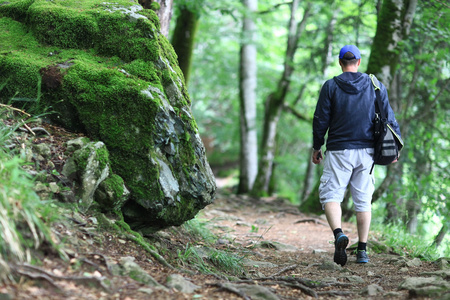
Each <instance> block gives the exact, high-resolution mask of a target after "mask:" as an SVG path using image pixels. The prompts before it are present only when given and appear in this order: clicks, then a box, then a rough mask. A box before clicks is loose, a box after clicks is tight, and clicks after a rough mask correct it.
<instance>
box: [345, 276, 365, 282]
mask: <svg viewBox="0 0 450 300" xmlns="http://www.w3.org/2000/svg"><path fill="white" fill-rule="evenodd" d="M344 278H345V279H347V280H348V281H349V282H351V283H364V279H362V278H361V277H360V276H357V275H350V276H345V277H344Z"/></svg>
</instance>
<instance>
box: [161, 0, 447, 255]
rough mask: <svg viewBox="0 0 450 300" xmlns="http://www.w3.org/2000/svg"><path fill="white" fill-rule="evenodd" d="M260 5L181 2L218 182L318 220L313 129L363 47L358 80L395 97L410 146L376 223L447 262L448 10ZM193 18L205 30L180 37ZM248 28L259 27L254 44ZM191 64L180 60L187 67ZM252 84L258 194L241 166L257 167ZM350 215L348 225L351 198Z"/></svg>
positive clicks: (366, 1)
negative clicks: (325, 94) (435, 249)
mask: <svg viewBox="0 0 450 300" xmlns="http://www.w3.org/2000/svg"><path fill="white" fill-rule="evenodd" d="M250 2H251V1H239V0H230V1H227V2H226V3H224V2H222V1H213V0H192V1H176V3H175V4H174V12H173V17H172V23H171V25H170V26H171V28H170V29H171V34H170V36H171V41H172V42H173V44H174V45H177V43H180V41H181V40H182V39H184V38H186V36H188V37H190V38H191V41H190V42H191V43H192V44H191V48H190V49H191V50H190V53H191V54H192V56H191V58H190V60H191V61H190V63H189V64H188V66H189V67H188V71H187V72H188V74H190V75H188V76H186V77H187V78H188V79H189V92H190V95H191V99H192V103H193V104H192V106H193V112H194V115H195V118H196V120H197V123H198V125H199V127H200V131H201V135H202V138H203V140H204V142H205V146H206V148H207V154H208V159H209V162H210V164H211V166H212V168H213V170H214V172H215V174H216V176H217V178H227V179H228V180H227V183H228V187H229V188H231V189H232V190H233V192H238V191H239V192H241V193H242V192H247V191H248V192H251V193H252V194H254V195H267V196H271V195H276V196H281V197H286V198H289V199H290V200H291V201H292V202H293V203H296V204H298V205H300V207H301V209H302V211H305V212H306V211H307V210H309V211H316V212H320V208H319V210H318V209H317V203H318V201H317V193H316V190H317V182H318V179H319V176H320V174H321V170H320V168H321V167H320V166H319V167H314V166H311V163H310V154H311V146H312V124H311V119H312V115H313V112H314V108H315V104H316V101H317V97H318V94H319V90H320V87H321V86H322V84H323V82H324V81H325V80H326V79H328V78H330V77H332V76H335V75H338V74H340V73H341V70H340V68H339V65H338V60H337V56H338V52H339V49H340V48H341V47H342V46H343V45H344V44H355V45H357V46H358V47H359V48H360V50H361V53H362V63H361V67H360V71H362V72H368V73H374V74H376V75H377V76H378V77H379V78H380V80H381V81H382V82H383V83H384V84H385V85H386V86H387V87H388V89H389V96H390V101H391V105H392V106H393V108H394V111H395V112H396V116H397V119H398V122H399V123H400V126H401V131H402V135H403V137H404V140H405V142H406V146H405V149H404V150H403V151H402V156H401V159H400V162H399V163H398V164H394V165H391V166H389V167H387V168H385V167H380V166H378V167H376V170H375V175H376V184H377V191H376V193H375V194H374V199H373V202H374V222H378V223H383V222H384V223H386V224H403V225H404V226H405V228H407V230H408V231H409V232H410V233H414V234H422V235H427V236H428V237H429V238H430V239H433V238H434V237H436V243H435V244H437V245H439V244H440V245H443V246H444V247H447V248H446V249H447V251H448V249H449V246H448V235H446V232H447V230H448V227H449V217H448V215H449V209H448V206H449V205H448V204H449V194H450V180H449V171H448V170H449V161H450V160H449V149H450V147H449V136H448V132H449V129H450V125H449V121H450V120H449V110H450V101H449V99H450V84H449V83H450V51H449V50H448V49H449V41H450V5H449V4H448V3H447V2H446V1H441V0H432V1H406V0H404V1H388V0H384V1H381V0H379V1H378V0H337V1H332V0H322V1H296V0H294V1H282V0H278V1H276V0H258V1H257V8H256V9H254V8H251V7H250V5H249V3H250ZM255 2H256V1H255ZM187 3H190V4H189V6H187ZM186 9H188V10H189V11H190V14H191V15H192V16H194V17H191V18H192V19H193V21H195V28H196V30H195V31H194V30H192V31H191V32H193V33H192V34H190V35H187V34H186V33H185V34H184V35H180V34H179V32H178V30H179V29H177V27H179V25H178V24H179V23H180V22H182V20H183V18H186ZM248 22H250V23H252V24H254V27H251V28H252V29H250V34H249V32H247V33H246V32H245V31H246V30H249V27H248V26H247V27H246V26H245V24H248ZM183 28H184V29H186V28H188V27H186V26H185V27H183ZM247 45H254V47H255V50H254V52H256V53H254V52H251V53H253V54H251V55H253V56H254V58H255V59H256V60H255V61H256V65H255V66H251V65H249V64H250V63H247V60H246V58H245V56H243V55H242V53H243V50H242V49H245V47H246V46H247ZM175 48H176V49H177V47H175ZM177 51H178V50H177ZM185 56H186V53H183V52H181V51H180V53H179V57H180V60H184V59H185ZM246 57H247V59H248V58H249V56H246ZM180 64H181V62H180ZM246 68H247V69H246ZM243 70H247V71H246V72H247V73H244V72H243ZM183 72H185V71H184V70H183ZM185 74H186V73H185ZM243 74H247V75H245V76H253V77H254V78H255V80H256V83H252V84H255V86H256V88H255V95H256V97H255V100H254V101H255V109H256V119H255V126H256V132H257V140H258V142H257V145H256V147H257V150H256V151H258V153H259V154H258V158H255V157H254V155H252V156H251V157H252V158H253V159H254V160H253V161H252V163H250V165H251V166H254V165H255V161H256V159H258V161H259V165H258V172H259V173H258V176H257V177H256V179H255V184H254V185H252V184H249V183H248V182H247V183H245V184H243V182H242V180H244V179H245V178H247V180H248V177H247V176H246V177H244V179H243V178H242V177H243V176H242V174H243V172H245V170H246V169H245V168H244V169H243V167H242V166H243V165H244V164H245V163H248V159H249V158H248V156H247V158H245V157H246V156H243V155H242V154H241V151H242V149H243V147H246V143H245V142H242V140H241V139H242V133H241V132H242V127H241V126H242V124H245V122H244V123H243V122H242V117H241V114H242V113H243V110H244V109H245V106H243V105H242V99H243V98H242V95H243V89H245V88H250V89H251V88H252V87H248V86H247V84H246V83H245V80H243ZM271 122H272V123H271ZM271 130H272V131H271ZM244 132H245V131H244ZM247 146H248V145H247ZM252 151H253V152H252V153H255V149H253V150H252ZM246 168H248V167H246ZM243 170H244V171H243ZM252 172H254V169H253V171H252ZM242 186H244V187H245V188H242ZM238 188H239V189H238ZM345 211H347V214H346V215H347V216H348V217H349V218H350V216H351V215H352V214H351V213H349V212H351V211H352V202H351V197H350V195H348V196H347V197H346V201H345V203H344V214H345ZM446 241H447V243H446Z"/></svg>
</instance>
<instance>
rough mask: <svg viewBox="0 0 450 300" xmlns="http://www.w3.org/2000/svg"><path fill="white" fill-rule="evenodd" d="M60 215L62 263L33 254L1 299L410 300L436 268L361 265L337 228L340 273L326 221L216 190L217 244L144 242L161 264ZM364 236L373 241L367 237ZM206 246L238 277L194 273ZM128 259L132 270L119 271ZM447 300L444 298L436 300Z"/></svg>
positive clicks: (175, 231)
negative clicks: (419, 280)
mask: <svg viewBox="0 0 450 300" xmlns="http://www.w3.org/2000/svg"><path fill="white" fill-rule="evenodd" d="M46 129H47V130H48V131H49V132H51V134H53V133H54V134H55V136H54V138H47V141H43V142H49V143H54V144H55V145H53V146H54V148H57V147H58V145H57V144H58V143H61V141H63V140H64V138H62V137H61V135H63V131H59V133H57V132H56V131H55V130H56V129H55V128H53V127H46ZM70 138H73V136H70ZM60 146H61V145H59V147H60ZM60 158H61V157H60V156H59V159H60ZM57 163H59V164H61V162H55V165H56V164H57ZM62 216H63V218H61V220H60V221H58V222H56V223H55V224H54V225H53V230H54V233H55V234H56V235H57V236H58V237H59V239H60V241H61V242H60V245H61V246H62V249H63V250H64V252H65V253H66V254H67V256H68V258H67V259H61V257H60V256H59V255H58V254H56V253H55V251H51V250H48V251H45V250H44V251H43V250H42V249H41V250H40V251H37V252H35V253H33V254H32V262H33V265H30V264H18V265H14V266H12V269H13V271H14V274H15V275H16V276H15V277H16V279H17V281H16V282H15V283H10V284H5V285H0V299H67V300H69V299H70V300H72V299H120V300H122V299H123V300H133V299H175V300H181V299H211V300H214V299H217V300H219V299H315V298H319V299H355V298H356V299H367V298H370V299H382V298H383V299H384V298H389V299H408V298H409V297H411V296H417V295H415V292H412V291H411V289H408V288H407V287H405V288H401V287H400V286H404V285H402V282H404V281H405V279H406V278H415V277H421V276H422V277H423V276H424V274H429V273H432V272H436V271H439V270H441V268H442V267H440V266H439V264H438V263H436V262H425V261H422V262H420V261H417V260H413V259H411V258H405V257H400V256H398V255H395V254H393V253H389V251H387V252H386V253H382V254H377V253H372V252H370V253H369V256H370V262H369V263H367V264H357V263H356V262H355V256H354V255H352V253H351V252H352V250H351V248H352V247H351V246H352V245H353V244H354V243H356V242H357V233H356V227H355V225H354V224H352V223H345V224H343V229H344V231H345V233H346V234H347V235H348V236H349V239H350V244H349V249H348V256H349V258H348V262H347V264H346V265H345V266H344V267H341V266H338V265H336V264H335V263H333V252H334V246H333V236H332V232H331V230H330V229H329V227H328V224H327V222H326V220H325V219H324V218H323V217H319V216H309V215H305V214H303V213H301V212H299V211H298V208H297V207H296V206H294V205H292V204H291V203H289V202H288V201H287V200H285V199H280V198H276V197H273V198H260V199H254V198H250V197H246V196H236V195H234V194H233V193H231V192H230V191H229V190H227V189H219V190H218V193H217V198H216V200H215V202H214V203H213V204H211V205H209V206H207V207H206V208H205V209H203V210H202V211H201V212H200V213H199V215H198V217H197V221H198V222H200V223H201V224H203V226H204V227H201V228H203V229H202V230H204V231H211V232H212V233H214V234H215V235H216V236H217V237H218V239H217V242H215V243H214V244H212V245H211V244H208V243H207V242H206V241H204V240H202V239H201V238H198V235H193V234H192V233H191V232H189V230H187V227H185V226H180V227H172V228H168V229H166V230H163V231H161V232H158V233H156V234H154V235H152V236H149V237H148V240H147V241H148V242H149V244H151V245H153V246H155V248H156V249H157V251H158V253H159V254H160V255H161V257H163V260H161V259H159V260H158V259H157V255H155V251H152V250H151V249H150V250H149V249H148V248H145V247H143V246H142V245H139V244H138V243H136V242H135V241H133V240H134V239H133V238H132V237H131V238H130V234H129V233H123V232H122V233H120V232H117V230H108V229H105V227H104V226H102V222H100V221H99V219H98V216H96V215H89V214H84V215H83V214H80V213H77V212H73V211H69V210H65V211H63V212H62ZM204 233H206V232H204ZM370 238H371V240H374V241H375V240H377V237H376V236H374V235H373V234H372V235H371V236H370ZM207 247H209V250H204V251H210V250H211V248H214V249H215V250H217V251H221V253H225V254H227V255H229V256H234V257H238V258H239V263H240V264H241V267H242V269H241V271H240V273H239V274H233V275H230V274H228V275H227V274H226V273H225V272H214V274H205V273H204V272H201V271H199V265H202V262H204V263H205V265H207V264H209V265H211V261H210V259H209V258H205V257H206V256H201V255H200V256H199V257H200V258H198V260H197V263H196V262H195V257H190V258H189V257H188V256H189V255H188V254H189V253H187V252H188V250H189V249H191V248H195V249H198V251H197V253H201V252H202V249H207ZM369 251H370V249H369ZM182 257H184V258H186V259H182ZM208 260H209V261H208ZM127 261H128V262H130V261H131V262H132V263H131V264H132V265H133V264H134V266H136V268H137V269H136V268H135V269H133V270H131V271H128V273H127V274H125V275H124V274H123V272H122V273H121V272H117V269H120V270H122V271H123V270H124V265H125V264H127ZM189 262H191V263H189ZM128 264H130V263H128ZM142 270H143V271H144V273H145V274H148V275H150V276H151V277H150V276H148V277H149V278H147V279H148V281H147V282H146V283H143V280H142V279H141V280H140V281H138V280H135V279H132V278H131V277H133V278H136V277H135V276H134V275H135V273H136V272H138V271H142ZM172 274H180V275H181V276H182V277H183V278H184V279H185V284H186V283H187V284H188V286H189V285H191V287H194V288H193V289H192V290H191V291H189V292H187V291H186V290H183V291H180V288H178V287H177V286H175V287H173V286H169V285H168V282H167V278H168V276H169V275H172ZM425 276H426V275H425ZM446 281H447V283H448V277H447V278H446ZM252 289H253V290H252ZM254 289H257V290H256V291H255V290H254ZM435 296H436V295H435ZM448 296H449V294H448V291H447V292H445V291H444V293H442V292H441V293H438V294H437V297H434V298H441V299H448V298H446V297H448ZM418 298H419V299H431V298H427V297H424V296H419V297H418Z"/></svg>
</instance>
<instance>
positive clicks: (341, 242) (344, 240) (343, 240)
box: [334, 235, 348, 266]
mask: <svg viewBox="0 0 450 300" xmlns="http://www.w3.org/2000/svg"><path fill="white" fill-rule="evenodd" d="M347 245H348V237H347V236H345V235H341V236H340V237H339V238H338V239H337V241H336V245H335V250H334V262H335V263H337V264H338V265H341V266H344V265H345V264H346V263H347V253H345V249H346V248H347Z"/></svg>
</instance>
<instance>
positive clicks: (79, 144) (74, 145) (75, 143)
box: [66, 137, 89, 153]
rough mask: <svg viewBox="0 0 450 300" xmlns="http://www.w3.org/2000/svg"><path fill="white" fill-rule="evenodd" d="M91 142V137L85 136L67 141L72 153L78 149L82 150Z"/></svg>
mask: <svg viewBox="0 0 450 300" xmlns="http://www.w3.org/2000/svg"><path fill="white" fill-rule="evenodd" d="M88 143H89V139H88V138H85V137H79V138H76V139H73V140H70V141H67V145H66V149H67V152H69V153H72V152H75V151H76V150H80V149H81V148H83V147H84V146H86V145H87V144H88Z"/></svg>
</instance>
